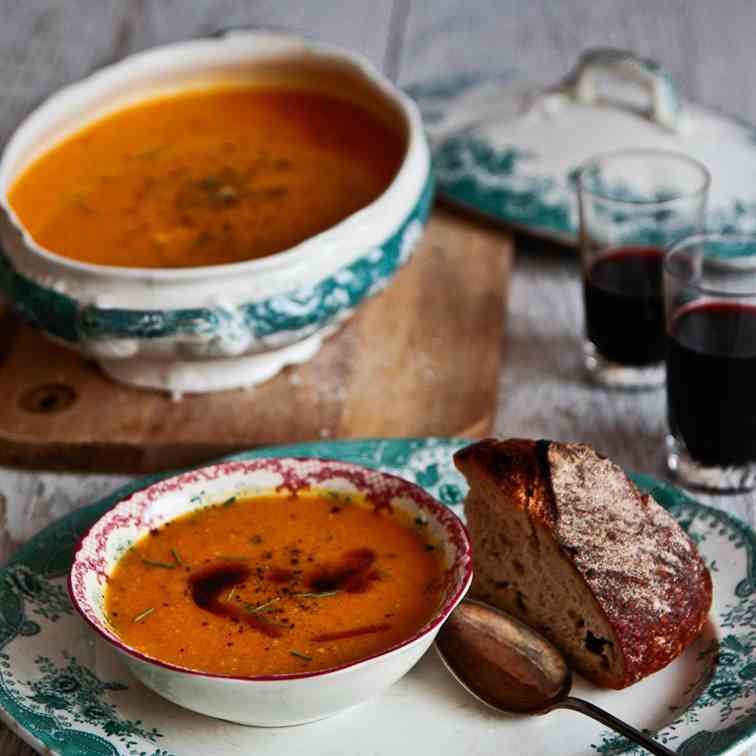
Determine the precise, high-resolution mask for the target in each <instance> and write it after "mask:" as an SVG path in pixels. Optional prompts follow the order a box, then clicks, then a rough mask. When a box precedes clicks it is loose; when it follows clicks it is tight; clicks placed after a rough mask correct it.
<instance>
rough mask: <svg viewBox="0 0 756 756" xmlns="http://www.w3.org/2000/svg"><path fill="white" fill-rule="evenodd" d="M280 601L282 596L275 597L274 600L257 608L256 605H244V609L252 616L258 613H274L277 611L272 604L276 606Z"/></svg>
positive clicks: (265, 602)
mask: <svg viewBox="0 0 756 756" xmlns="http://www.w3.org/2000/svg"><path fill="white" fill-rule="evenodd" d="M280 600H281V597H280V596H274V597H273V598H272V599H269V600H268V601H264V602H263V603H262V604H258V605H257V606H255V605H254V604H244V608H245V609H246V610H247V611H248V612H249V613H250V614H256V613H257V612H273V611H275V609H274V608H273V607H272V606H271V604H274V603H275V602H276V601H280Z"/></svg>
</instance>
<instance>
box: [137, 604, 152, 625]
mask: <svg viewBox="0 0 756 756" xmlns="http://www.w3.org/2000/svg"><path fill="white" fill-rule="evenodd" d="M154 611H155V607H154V606H151V607H150V608H149V609H145V610H144V611H143V612H140V613H139V614H137V616H136V617H134V619H133V622H141V621H142V620H144V619H147V617H149V616H150V615H151V614H152V613H153V612H154Z"/></svg>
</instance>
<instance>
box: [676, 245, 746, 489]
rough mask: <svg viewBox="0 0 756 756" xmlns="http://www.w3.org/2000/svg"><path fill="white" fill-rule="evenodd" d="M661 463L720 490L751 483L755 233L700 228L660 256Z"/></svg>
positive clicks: (691, 480)
mask: <svg viewBox="0 0 756 756" xmlns="http://www.w3.org/2000/svg"><path fill="white" fill-rule="evenodd" d="M664 301H665V310H666V324H667V339H668V342H667V343H668V346H667V417H668V422H669V435H668V436H667V465H668V466H669V469H670V470H671V471H672V472H673V473H675V474H676V475H677V476H678V477H679V478H680V479H681V480H682V481H683V482H685V483H688V484H691V485H693V486H698V487H701V488H708V489H711V490H718V491H740V490H746V489H749V488H753V487H754V485H755V484H756V236H735V235H732V236H729V235H728V236H722V235H716V234H699V235H696V236H692V237H690V238H687V239H683V240H682V241H680V242H678V243H677V244H675V245H673V246H672V247H671V248H670V249H669V250H668V251H667V253H666V256H665V259H664Z"/></svg>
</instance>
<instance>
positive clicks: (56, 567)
mask: <svg viewBox="0 0 756 756" xmlns="http://www.w3.org/2000/svg"><path fill="white" fill-rule="evenodd" d="M465 443H467V442H465V441H462V440H457V439H443V438H415V439H369V440H347V441H323V442H313V443H305V444H295V445H292V446H282V447H276V448H273V449H258V450H254V451H250V452H243V453H241V454H237V455H233V456H232V457H230V459H251V458H255V457H265V456H292V455H293V456H316V457H318V456H319V457H331V458H335V459H340V460H344V461H349V462H355V463H358V464H363V465H366V466H368V467H375V468H380V469H383V470H385V471H388V472H391V473H394V474H397V475H400V476H402V477H404V478H407V479H408V480H412V481H414V482H416V483H418V484H419V485H421V486H423V487H424V488H426V489H427V490H428V491H429V492H430V493H431V494H432V495H433V496H435V497H437V498H438V499H439V500H440V501H443V502H444V503H445V504H446V505H447V506H449V507H451V508H452V509H453V510H455V511H456V512H457V513H458V514H460V515H461V514H462V500H463V497H464V494H465V491H466V488H467V486H466V483H465V481H464V479H463V477H462V476H461V475H460V474H459V473H458V472H457V471H456V469H455V468H454V466H453V464H452V462H451V456H452V454H453V452H454V451H455V450H456V449H458V448H460V447H461V446H464V445H465ZM167 475H168V474H166V475H153V476H150V477H147V478H143V479H141V480H138V481H135V482H134V483H131V484H129V485H127V486H125V487H123V488H121V489H119V490H118V491H116V492H114V493H113V494H112V495H111V496H108V497H107V498H106V499H104V500H102V501H100V502H98V503H96V504H93V505H91V506H88V507H85V508H83V509H80V510H78V511H76V512H73V513H72V514H69V515H67V516H66V517H63V518H62V519H60V520H58V521H57V522H55V523H53V524H52V525H50V526H48V527H47V528H46V529H45V530H43V531H42V532H41V533H39V534H38V535H37V536H36V537H35V538H33V539H32V540H31V541H30V542H29V543H27V544H26V545H25V546H24V547H23V548H22V549H21V550H20V551H19V552H18V553H17V554H16V555H15V557H14V558H13V559H12V560H11V561H10V562H9V563H8V565H7V566H6V567H5V568H4V569H2V570H0V707H1V711H0V713H2V715H3V717H4V718H5V720H6V721H8V722H9V723H11V724H12V725H13V726H14V727H15V728H16V729H19V728H20V730H21V731H22V732H23V734H25V736H26V737H28V738H29V739H30V740H32V741H33V742H35V743H37V744H42V745H43V746H46V747H47V748H49V749H50V750H51V751H52V753H54V754H61V755H63V754H66V755H68V754H83V753H86V754H92V756H112V755H114V754H119V753H125V754H128V755H129V756H172V752H171V751H169V750H165V748H169V747H170V745H169V744H168V743H167V741H165V747H163V739H164V738H166V735H165V733H164V732H163V731H162V729H161V727H162V723H161V722H160V721H142V720H141V719H135V718H134V717H133V715H130V714H129V713H128V707H126V706H124V704H123V701H124V698H123V697H124V696H125V695H127V694H128V691H129V689H130V688H131V686H134V685H135V683H133V681H132V680H131V679H130V678H129V677H128V676H127V675H126V674H125V671H122V672H121V674H120V675H119V676H118V678H117V679H100V677H98V676H97V674H95V672H94V671H92V669H90V668H89V665H88V664H87V663H86V662H85V660H83V659H82V658H80V653H79V652H78V651H76V650H74V649H72V648H70V645H71V641H70V639H68V638H67V636H66V634H65V629H64V623H65V622H67V621H68V622H73V621H75V618H73V617H69V615H70V614H71V611H72V610H71V606H70V604H69V602H68V598H67V595H66V593H65V588H64V578H65V576H66V574H67V572H68V568H69V565H70V563H71V559H72V555H73V549H74V546H75V544H76V542H77V539H78V537H79V536H80V535H81V534H82V533H83V532H85V531H86V530H87V529H88V527H89V526H90V525H91V524H92V523H93V522H94V521H95V520H96V519H97V518H98V517H99V516H100V515H101V514H102V513H103V512H105V511H106V510H107V509H108V508H110V507H112V506H113V504H115V503H116V502H117V501H119V500H121V499H123V498H124V497H126V496H128V495H129V494H130V493H132V492H133V491H135V490H137V489H139V488H142V487H144V486H145V485H148V484H149V483H151V482H154V481H156V480H159V479H160V478H163V477H167ZM633 477H634V479H635V480H636V482H637V483H638V485H639V486H640V487H641V488H642V489H644V490H647V491H650V492H651V493H652V494H653V495H654V497H655V498H656V499H657V500H658V501H659V502H660V503H661V504H662V505H663V506H665V507H666V508H667V509H668V510H669V511H670V512H671V513H672V515H673V516H674V517H675V518H676V519H677V520H678V522H680V524H681V525H682V526H683V528H685V530H686V531H687V532H688V533H689V534H690V535H691V537H692V538H693V539H694V540H695V541H696V542H697V543H698V545H699V548H700V549H701V552H702V554H703V556H704V558H705V559H706V560H707V564H708V565H709V567H710V569H711V570H712V571H713V573H714V580H715V585H716V587H715V600H717V601H718V604H717V607H716V608H715V611H714V624H715V625H716V626H717V633H715V634H712V637H711V642H709V643H708V644H707V645H705V646H704V647H703V649H702V650H701V652H700V653H699V656H698V660H697V666H696V669H697V670H698V676H697V679H695V680H693V681H692V683H691V684H690V686H689V688H688V690H687V691H686V692H685V693H684V695H682V696H681V698H680V700H679V701H676V702H675V705H674V706H673V707H670V712H669V717H668V722H669V723H668V724H667V725H666V726H665V727H664V728H663V729H662V730H661V732H660V733H659V734H658V737H659V738H660V739H661V740H662V741H663V742H664V743H666V744H668V745H669V746H670V747H672V748H674V749H675V750H676V752H677V753H680V754H682V755H683V756H692V755H693V754H702V753H706V754H708V755H709V756H717V755H719V754H726V753H731V752H733V749H735V748H737V747H742V745H743V744H744V743H745V741H747V740H749V739H750V738H752V737H753V736H754V734H756V594H754V589H755V588H756V584H755V583H754V579H755V576H756V534H754V532H753V531H752V530H751V529H750V528H748V527H747V526H746V525H745V524H743V523H742V522H740V521H739V520H737V519H736V518H734V517H732V516H730V515H728V514H725V513H723V512H719V511H718V510H715V509H713V508H711V507H707V506H704V505H702V504H699V503H698V502H696V501H695V500H693V499H691V498H690V497H688V496H687V495H686V494H684V493H683V492H681V491H679V490H678V489H676V488H674V487H672V486H670V485H668V484H666V483H660V482H659V481H656V480H654V479H653V478H650V477H647V476H641V475H635V476H633ZM733 554H734V555H737V557H738V567H737V570H736V572H737V574H732V570H729V572H727V571H725V570H723V571H720V570H719V567H718V565H717V558H722V555H727V557H728V558H729V557H730V556H731V555H733ZM726 572H727V574H725V573H726ZM724 586H727V590H724V589H723V587H724ZM730 587H731V590H730ZM717 634H718V636H719V639H718V640H717ZM35 648H44V649H45V653H36V652H35V650H34V649H35ZM20 658H24V659H26V660H27V661H29V660H31V661H33V662H34V666H35V669H36V675H35V676H34V677H32V678H29V677H28V672H27V673H26V674H22V675H19V672H18V664H14V659H20ZM25 669H27V670H28V669H29V665H28V663H27V664H26V666H25ZM119 669H120V668H119ZM704 723H705V725H704ZM594 751H595V752H596V753H599V754H604V755H610V754H619V753H623V754H638V755H639V756H640V753H641V751H639V750H637V749H633V748H632V746H630V745H629V744H628V743H627V742H626V741H624V740H623V739H621V738H617V737H616V736H614V735H613V734H611V733H608V732H604V733H602V737H601V738H600V740H599V741H598V742H596V743H595V744H594Z"/></svg>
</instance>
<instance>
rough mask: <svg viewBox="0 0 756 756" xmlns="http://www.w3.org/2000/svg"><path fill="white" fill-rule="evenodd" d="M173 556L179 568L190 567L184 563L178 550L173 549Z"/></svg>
mask: <svg viewBox="0 0 756 756" xmlns="http://www.w3.org/2000/svg"><path fill="white" fill-rule="evenodd" d="M171 554H172V555H173V558H174V559H175V560H176V564H177V565H178V566H179V567H187V566H188V565H187V564H186V562H185V561H183V559H181V557H180V556H179V553H178V551H176V549H171Z"/></svg>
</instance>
